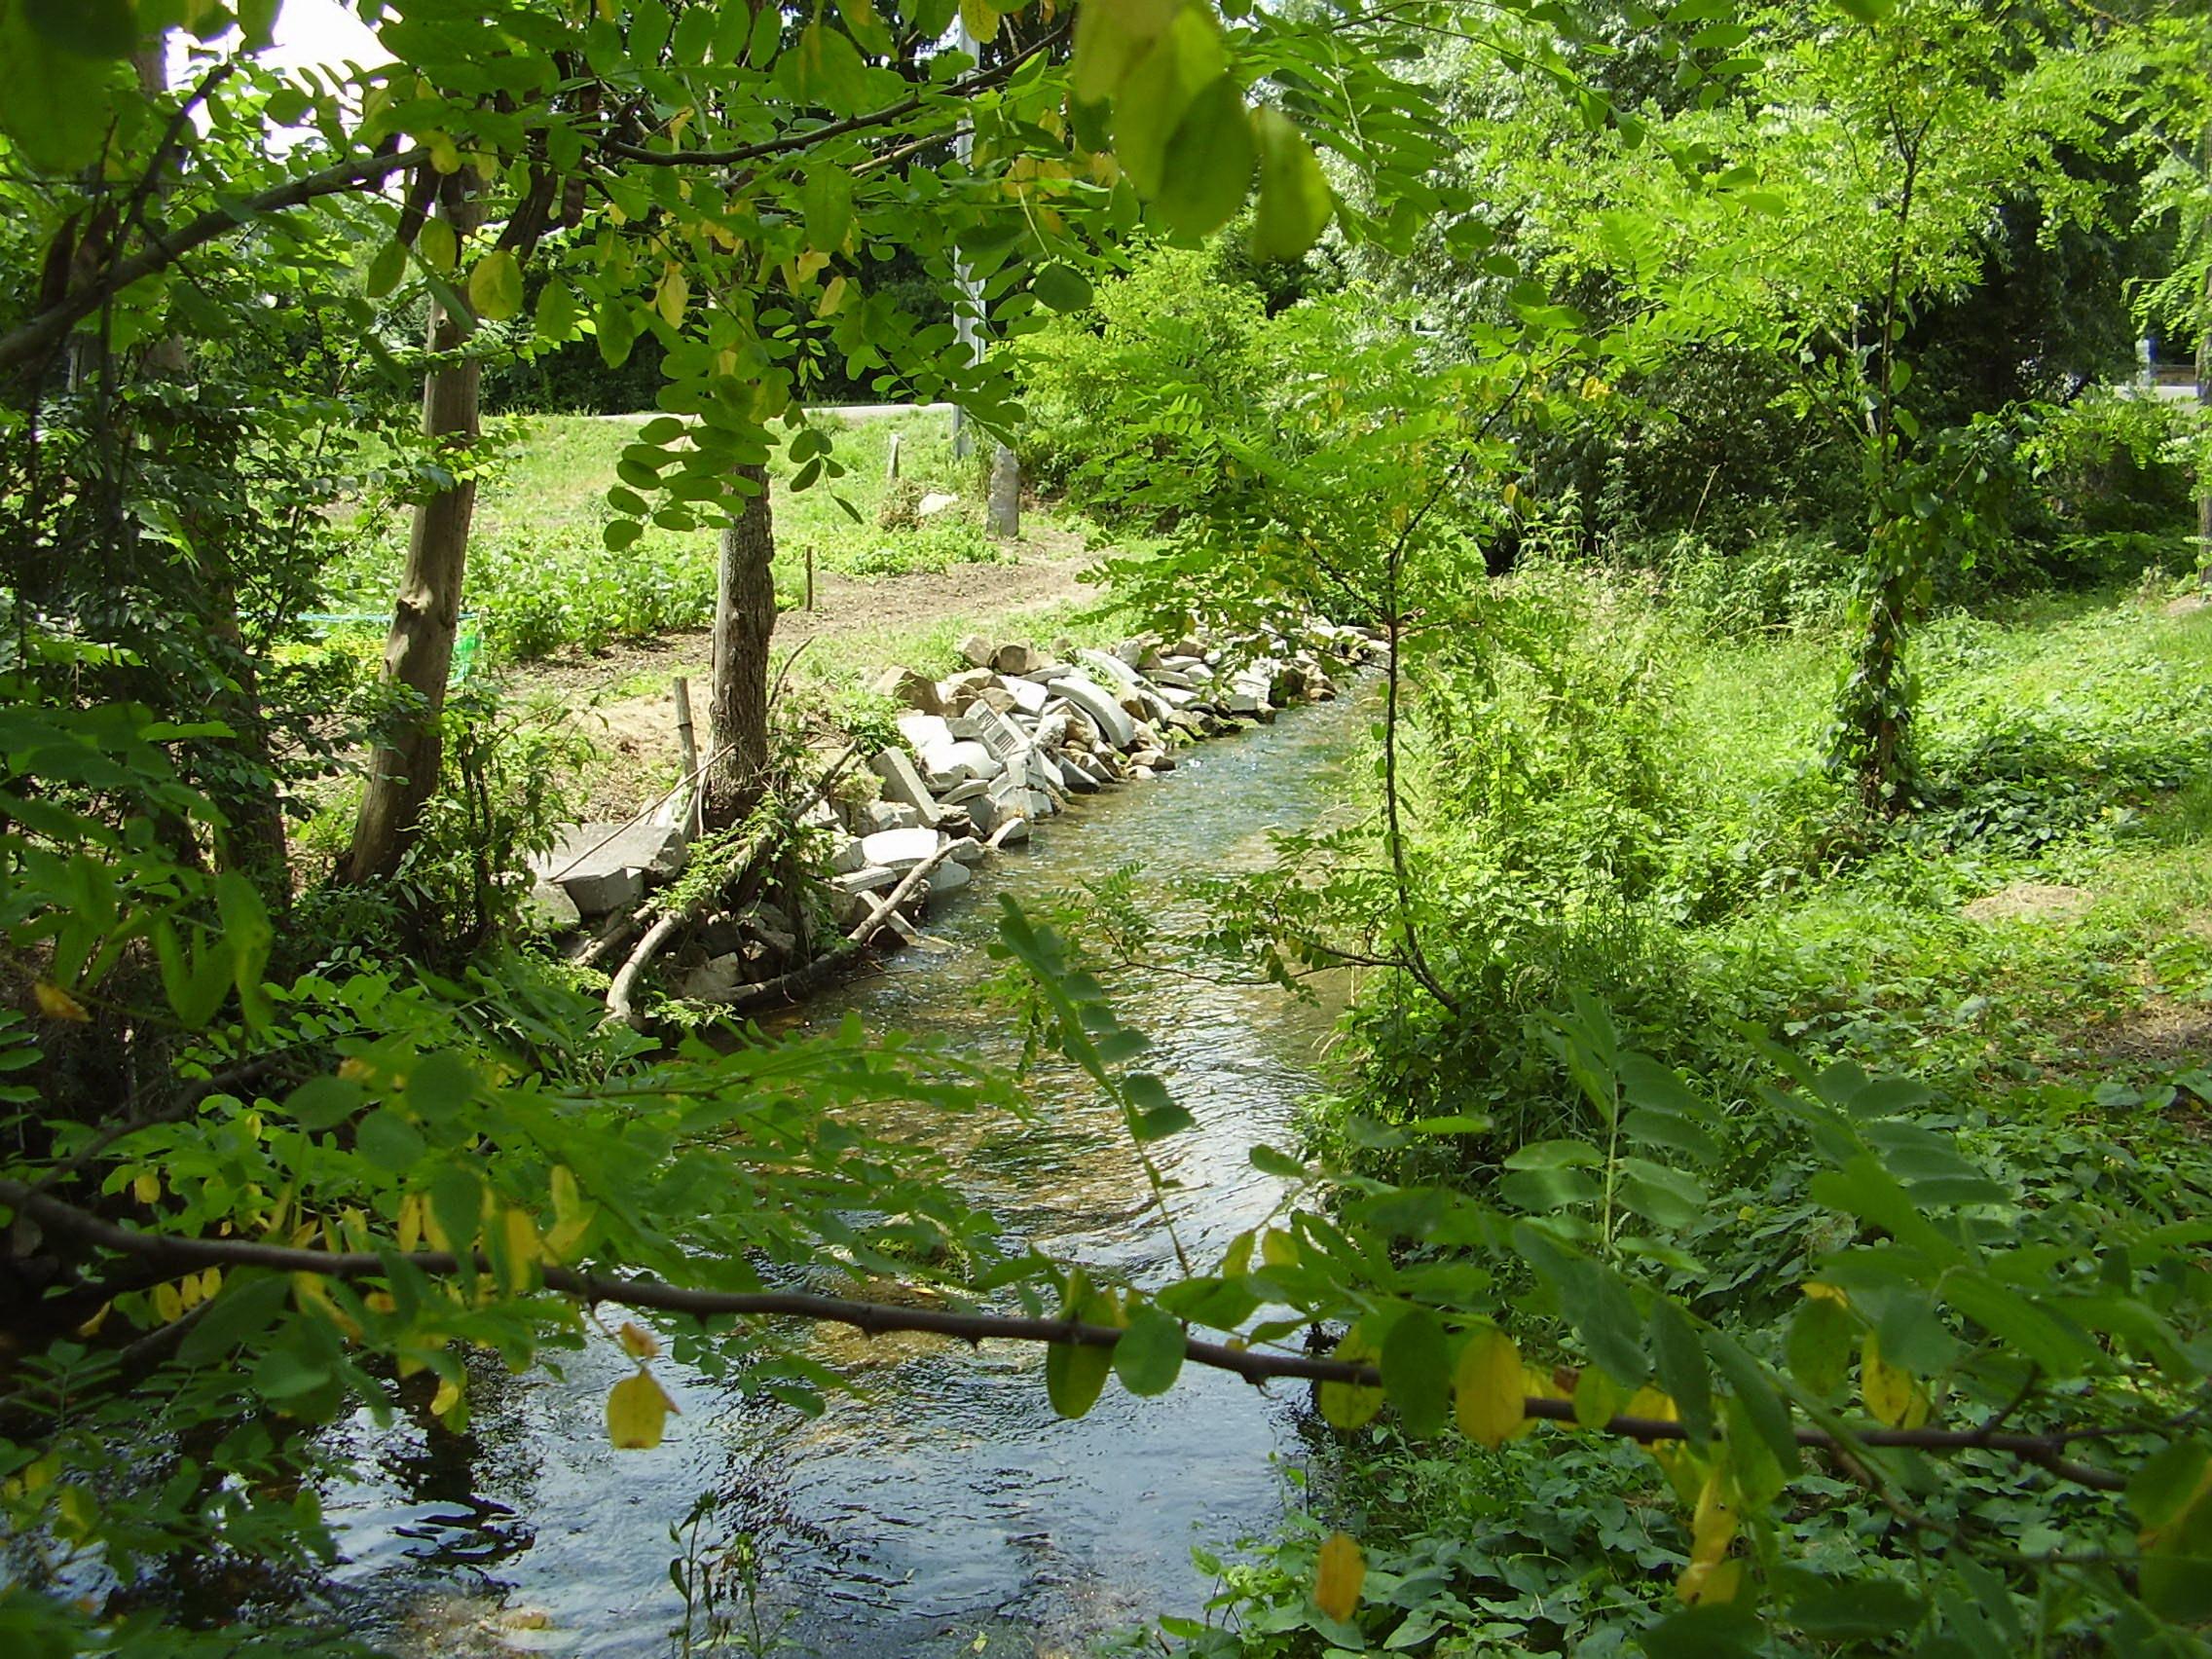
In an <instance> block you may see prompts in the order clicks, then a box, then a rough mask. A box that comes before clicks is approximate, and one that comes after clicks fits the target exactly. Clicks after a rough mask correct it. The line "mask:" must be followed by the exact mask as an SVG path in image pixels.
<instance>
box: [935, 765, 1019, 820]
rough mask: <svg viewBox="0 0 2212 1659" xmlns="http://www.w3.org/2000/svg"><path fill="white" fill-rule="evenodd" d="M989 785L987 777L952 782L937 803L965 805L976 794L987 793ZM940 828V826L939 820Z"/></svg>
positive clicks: (1000, 769)
mask: <svg viewBox="0 0 2212 1659" xmlns="http://www.w3.org/2000/svg"><path fill="white" fill-rule="evenodd" d="M1005 770H1006V768H1005V767H1004V766H1001V767H1000V768H999V771H1000V772H1003V771H1005ZM992 776H993V777H995V776H997V773H993V774H992ZM990 787H991V786H990V780H989V779H987V778H970V779H969V780H968V781H967V782H966V783H964V784H954V785H953V786H952V788H950V789H949V790H947V791H945V793H943V795H941V796H940V798H939V802H938V804H939V805H940V806H943V807H954V806H965V805H967V804H968V803H969V802H970V801H972V800H975V799H976V798H977V796H979V795H983V794H986V793H989V791H990ZM940 828H942V824H941V821H940Z"/></svg>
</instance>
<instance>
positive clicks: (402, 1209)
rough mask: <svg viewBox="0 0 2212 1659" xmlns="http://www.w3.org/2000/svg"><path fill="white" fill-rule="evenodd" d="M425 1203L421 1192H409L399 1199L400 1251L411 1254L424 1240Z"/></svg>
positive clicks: (407, 1254)
mask: <svg viewBox="0 0 2212 1659" xmlns="http://www.w3.org/2000/svg"><path fill="white" fill-rule="evenodd" d="M425 1207H426V1206H425V1205H424V1198H423V1195H422V1194H421V1193H409V1194H408V1195H407V1196H406V1197H405V1198H401V1199H400V1200H399V1253H400V1254H401V1255H403V1256H411V1255H413V1254H414V1253H415V1246H416V1245H418V1244H420V1243H422V1242H423V1213H424V1208H425Z"/></svg>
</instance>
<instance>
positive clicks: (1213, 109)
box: [1072, 0, 1335, 259]
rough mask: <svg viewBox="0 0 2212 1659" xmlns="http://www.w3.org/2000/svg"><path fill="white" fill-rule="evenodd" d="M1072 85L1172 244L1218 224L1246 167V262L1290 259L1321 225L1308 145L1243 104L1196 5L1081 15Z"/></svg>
mask: <svg viewBox="0 0 2212 1659" xmlns="http://www.w3.org/2000/svg"><path fill="white" fill-rule="evenodd" d="M1073 75H1074V79H1073V86H1072V90H1073V92H1074V96H1075V99H1076V102H1077V107H1078V110H1079V111H1081V110H1083V109H1085V108H1086V107H1089V108H1093V109H1095V108H1097V107H1099V106H1104V105H1107V104H1110V105H1111V109H1112V120H1111V131H1112V135H1113V144H1114V155H1115V159H1116V160H1117V161H1118V162H1119V163H1120V164H1121V167H1122V170H1123V172H1124V175H1125V176H1126V177H1127V179H1128V181H1129V183H1130V184H1131V185H1133V186H1134V187H1135V189H1136V191H1137V193H1138V195H1140V196H1142V197H1143V198H1145V200H1146V201H1148V202H1149V203H1151V204H1152V207H1153V211H1154V212H1155V214H1156V215H1157V216H1158V217H1159V219H1160V222H1161V224H1162V225H1164V226H1165V227H1166V228H1167V229H1168V230H1169V231H1170V232H1172V233H1173V234H1174V235H1176V236H1178V237H1183V238H1187V239H1192V240H1196V239H1198V238H1200V237H1203V236H1206V235H1208V234H1210V233H1211V232H1213V231H1216V230H1219V229H1220V228H1221V227H1222V226H1223V225H1225V224H1227V223H1228V222H1229V220H1230V219H1231V218H1232V217H1233V216H1235V213H1236V211H1237V209H1238V208H1239V207H1241V206H1242V205H1243V204H1244V201H1245V198H1246V196H1247V194H1248V193H1249V192H1250V189H1251V184H1252V178H1253V173H1254V170H1255V168H1256V169H1257V170H1258V174H1259V186H1260V190H1259V203H1258V208H1257V215H1256V218H1255V221H1254V227H1253V238H1252V246H1253V252H1254V254H1255V255H1256V256H1257V257H1259V258H1261V259H1295V258H1297V257H1298V256H1299V255H1300V254H1302V253H1304V252H1305V251H1306V250H1307V249H1308V248H1309V247H1310V246H1312V244H1313V242H1314V240H1316V239H1317V238H1318V237H1319V236H1320V234H1321V232H1322V230H1323V228H1324V227H1325V226H1326V225H1327V224H1328V222H1329V216H1330V214H1331V212H1332V211H1333V210H1334V206H1335V202H1334V198H1333V197H1332V196H1331V194H1330V191H1329V186H1328V181H1327V179H1326V178H1325V177H1324V176H1323V175H1322V171H1321V166H1320V163H1319V161H1318V160H1317V159H1316V158H1315V156H1314V154H1313V149H1312V146H1311V145H1310V144H1309V143H1308V142H1307V140H1306V137H1305V135H1304V134H1303V133H1301V132H1300V131H1299V130H1298V129H1297V127H1296V126H1295V125H1294V124H1293V123H1292V122H1291V121H1290V119H1289V118H1288V117H1287V116H1285V115H1284V114H1282V113H1281V112H1280V111H1279V110H1275V109H1272V108H1267V107H1260V108H1254V107H1253V106H1252V105H1251V103H1250V101H1249V99H1248V98H1247V96H1246V92H1245V89H1244V87H1243V85H1242V84H1241V83H1240V82H1239V81H1238V79H1237V77H1236V73H1235V66H1234V65H1233V64H1232V62H1231V58H1230V53H1229V50H1228V47H1227V45H1226V44H1225V42H1224V39H1223V36H1222V30H1221V25H1220V24H1219V22H1218V21H1217V20H1216V19H1215V18H1214V17H1213V14H1212V10H1211V8H1210V7H1208V6H1205V5H1203V4H1201V3H1199V0H1137V3H1135V4H1130V5H1125V6H1119V5H1117V6H1107V5H1097V6H1086V7H1084V8H1082V9H1081V11H1080V12H1079V14H1078V18H1077V28H1076V44H1075V66H1074V71H1073Z"/></svg>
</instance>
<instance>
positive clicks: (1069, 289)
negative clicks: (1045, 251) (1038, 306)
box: [1030, 265, 1090, 313]
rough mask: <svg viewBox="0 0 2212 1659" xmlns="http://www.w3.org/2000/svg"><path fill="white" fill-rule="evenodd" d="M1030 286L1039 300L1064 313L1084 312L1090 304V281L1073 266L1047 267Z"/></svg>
mask: <svg viewBox="0 0 2212 1659" xmlns="http://www.w3.org/2000/svg"><path fill="white" fill-rule="evenodd" d="M1030 286H1031V287H1032V288H1033V289H1034V290H1035V291H1036V294H1037V297H1038V299H1040V300H1042V301H1043V302H1044V303H1045V304H1046V305H1048V306H1051V308H1052V309H1053V310H1054V311H1056V312H1060V313H1068V312H1079V311H1082V310H1084V309H1085V308H1086V307H1087V306H1088V305H1089V304H1090V283H1089V280H1088V278H1086V277H1085V276H1084V275H1083V274H1082V273H1081V272H1080V271H1078V270H1076V269H1075V267H1073V266H1072V265H1048V266H1046V267H1045V268H1044V269H1043V270H1041V271H1039V272H1038V273H1037V275H1036V276H1035V277H1034V278H1033V279H1032V280H1031V282H1030Z"/></svg>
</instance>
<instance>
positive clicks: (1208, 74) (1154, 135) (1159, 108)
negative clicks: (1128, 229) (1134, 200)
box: [1094, 6, 1248, 200]
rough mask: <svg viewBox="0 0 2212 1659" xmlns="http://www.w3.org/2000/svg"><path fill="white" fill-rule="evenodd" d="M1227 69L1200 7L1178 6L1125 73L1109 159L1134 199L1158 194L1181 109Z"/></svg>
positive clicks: (1224, 56) (1225, 58)
mask: <svg viewBox="0 0 2212 1659" xmlns="http://www.w3.org/2000/svg"><path fill="white" fill-rule="evenodd" d="M1094 10H1099V11H1103V10H1106V8H1104V7H1098V8H1094ZM1228 69H1229V56H1228V54H1227V53H1225V52H1224V51H1223V50H1222V45H1221V40H1220V37H1219V36H1218V35H1217V34H1216V33H1215V32H1214V25H1213V22H1212V20H1211V19H1210V18H1207V17H1206V15H1205V8H1204V7H1202V6H1182V7H1179V8H1178V9H1177V10H1176V12H1175V17H1174V20H1173V21H1172V22H1170V23H1169V24H1168V25H1167V27H1166V29H1165V30H1164V31H1163V32H1162V33H1161V35H1160V37H1159V39H1158V40H1156V41H1155V42H1154V43H1153V45H1152V47H1151V48H1150V49H1149V50H1148V51H1147V52H1146V53H1145V54H1144V55H1143V56H1142V57H1141V58H1139V59H1138V60H1137V63H1136V67H1135V68H1134V69H1132V70H1130V71H1129V73H1128V76H1127V78H1126V79H1125V80H1124V82H1123V85H1122V88H1121V91H1120V92H1119V93H1118V94H1117V95H1116V96H1115V99H1114V155H1115V159H1116V160H1118V161H1119V162H1120V163H1121V164H1122V171H1123V172H1124V173H1125V174H1126V175H1127V177H1128V180H1129V183H1130V184H1131V185H1132V186H1134V187H1135V189H1136V192H1137V194H1138V195H1139V196H1142V197H1145V198H1146V199H1148V200H1149V199H1151V198H1153V197H1156V196H1158V195H1159V193H1160V189H1161V185H1162V183H1163V182H1164V181H1165V179H1166V176H1167V152H1168V144H1169V142H1170V140H1172V139H1173V138H1174V136H1175V133H1176V129H1177V127H1178V126H1179V125H1180V123H1181V122H1182V119H1183V114H1184V111H1186V110H1187V109H1189V108H1190V107H1191V101H1192V100H1193V99H1194V98H1196V97H1197V96H1198V92H1199V90H1200V89H1201V88H1203V87H1205V86H1207V85H1209V84H1211V83H1214V82H1216V81H1217V80H1218V79H1219V78H1220V77H1221V76H1222V75H1224V74H1225V73H1227V71H1228ZM1247 136H1248V134H1247Z"/></svg>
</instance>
